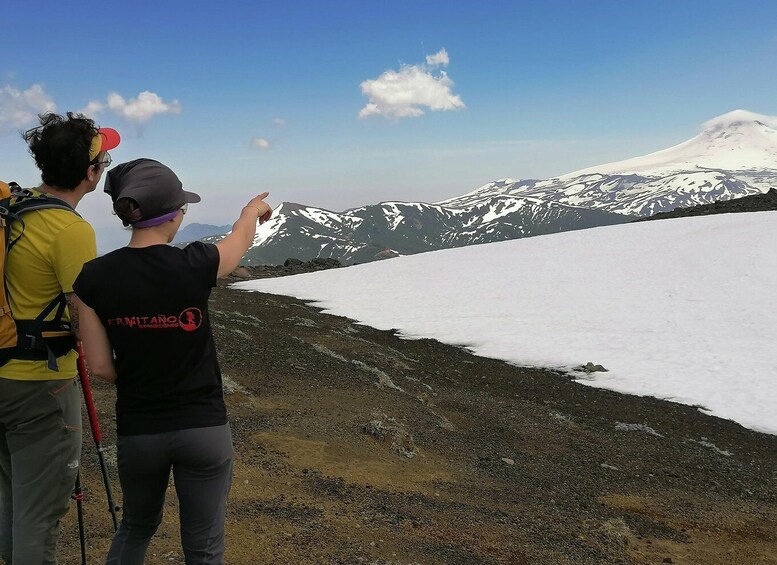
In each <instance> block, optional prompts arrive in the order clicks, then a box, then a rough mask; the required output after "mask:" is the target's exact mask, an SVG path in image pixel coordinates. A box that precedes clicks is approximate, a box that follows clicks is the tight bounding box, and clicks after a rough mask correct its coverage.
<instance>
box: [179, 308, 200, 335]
mask: <svg viewBox="0 0 777 565" xmlns="http://www.w3.org/2000/svg"><path fill="white" fill-rule="evenodd" d="M178 323H179V324H180V326H181V329H182V330H184V331H187V332H193V331H194V330H196V329H197V328H199V327H200V326H201V325H202V311H200V309H199V308H187V309H186V310H184V311H183V312H181V315H180V316H178Z"/></svg>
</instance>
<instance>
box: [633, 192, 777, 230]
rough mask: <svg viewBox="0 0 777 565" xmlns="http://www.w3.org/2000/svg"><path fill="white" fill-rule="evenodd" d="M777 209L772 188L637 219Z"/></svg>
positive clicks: (776, 200) (775, 195)
mask: <svg viewBox="0 0 777 565" xmlns="http://www.w3.org/2000/svg"><path fill="white" fill-rule="evenodd" d="M770 210H777V189H774V188H772V189H771V190H769V192H765V193H763V194H753V195H752V196H743V197H742V198H735V199H733V200H723V201H720V202H713V203H712V204H701V205H699V206H691V207H689V208H675V209H674V210H672V211H671V212H661V213H660V214H655V215H653V216H650V217H649V218H641V219H639V220H635V221H637V222H644V221H647V220H665V219H667V218H685V217H690V216H709V215H711V214H733V213H739V212H766V211H770Z"/></svg>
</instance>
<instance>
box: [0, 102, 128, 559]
mask: <svg viewBox="0 0 777 565" xmlns="http://www.w3.org/2000/svg"><path fill="white" fill-rule="evenodd" d="M24 139H25V141H26V142H27V144H28V146H29V150H30V153H31V154H32V156H33V157H34V159H35V163H36V165H37V166H38V168H39V169H40V171H41V178H42V181H43V182H42V184H41V185H40V186H39V187H38V188H37V189H32V190H29V191H28V192H29V196H30V197H32V198H40V197H43V198H47V199H53V200H55V201H56V203H57V204H59V205H60V208H57V209H52V208H47V209H41V210H33V211H29V212H26V213H24V214H23V221H24V228H23V231H22V227H21V224H20V223H19V222H14V224H13V226H12V231H11V234H10V240H11V241H13V240H14V239H15V238H17V237H18V240H17V241H16V243H15V244H14V245H13V247H12V248H11V249H10V251H9V252H8V256H7V258H6V273H5V280H6V284H7V290H8V296H9V301H10V306H11V311H12V312H13V316H14V319H15V320H16V321H17V328H19V327H21V326H20V324H23V323H25V322H24V321H25V320H26V321H30V320H35V319H36V318H37V317H38V316H39V315H41V313H42V312H44V311H45V309H46V307H47V306H49V305H52V304H55V303H56V305H57V307H54V308H52V311H51V313H50V314H49V315H47V316H46V318H45V319H46V320H52V319H56V318H57V317H59V319H61V320H62V321H63V322H65V323H68V322H69V324H70V327H71V328H72V330H73V332H74V334H75V335H76V336H77V335H78V319H77V313H76V312H77V311H76V309H75V307H71V304H72V296H73V282H74V281H75V279H76V277H77V276H78V274H79V273H80V272H81V268H82V267H83V264H84V263H85V262H87V261H89V260H91V259H93V258H95V257H96V256H97V246H96V243H95V235H94V230H93V229H92V227H91V226H90V225H89V224H88V223H87V222H86V221H85V220H84V219H83V218H81V217H80V216H79V215H78V214H77V213H76V212H75V208H76V206H77V205H78V203H79V202H80V201H81V199H82V198H83V197H84V196H85V195H86V194H88V193H90V192H92V191H94V190H95V188H96V187H97V184H98V182H99V181H100V179H101V177H102V175H103V172H104V170H105V168H106V166H107V165H109V164H110V162H111V158H110V155H109V154H108V151H109V150H111V149H113V148H115V147H116V146H118V144H119V134H118V133H117V132H116V131H115V130H112V129H108V128H103V129H98V128H97V127H96V126H95V124H94V122H93V121H92V120H90V119H88V118H86V117H84V116H82V115H80V114H72V113H68V114H67V115H66V116H60V115H57V114H53V113H49V114H43V115H41V117H40V126H39V127H36V128H34V129H32V130H30V131H28V132H26V133H25V134H24ZM63 204H64V206H62V205H63ZM67 208H70V209H67ZM65 305H67V307H66V308H65ZM59 306H61V308H60V307H59ZM22 333H23V332H22ZM28 341H30V340H28ZM38 341H39V340H38ZM22 342H23V343H24V340H22ZM62 344H63V342H62V340H61V339H60V341H59V343H58V345H56V346H51V347H50V348H48V349H49V350H50V351H51V350H53V351H54V352H55V355H52V356H51V358H47V357H46V353H45V352H46V347H44V353H43V355H41V353H40V348H38V349H37V350H36V349H35V348H32V347H30V348H28V349H24V347H23V346H20V347H17V351H16V352H14V354H13V357H14V358H12V359H10V360H9V361H7V362H6V363H5V364H3V365H2V366H0V558H1V559H3V560H4V561H5V562H6V563H13V564H14V565H41V564H55V563H56V562H57V561H56V555H55V553H56V543H57V537H58V535H59V520H60V518H62V516H64V515H65V513H66V512H67V510H68V508H69V506H70V495H71V492H72V490H73V486H74V484H75V480H76V475H77V473H78V467H79V464H80V455H81V399H80V393H79V391H78V387H77V385H76V381H75V379H76V376H77V369H76V357H77V355H76V352H75V350H74V349H73V348H72V347H73V346H75V339H68V338H65V341H64V345H62ZM54 357H56V360H54ZM54 361H55V362H54Z"/></svg>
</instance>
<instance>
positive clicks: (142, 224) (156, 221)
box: [132, 210, 180, 228]
mask: <svg viewBox="0 0 777 565" xmlns="http://www.w3.org/2000/svg"><path fill="white" fill-rule="evenodd" d="M178 212H180V210H176V211H175V212H169V213H167V214H162V215H161V216H157V217H156V218H149V219H148V220H141V221H139V222H134V223H133V224H132V227H133V228H153V227H154V226H161V225H162V224H164V223H165V222H166V221H168V220H172V219H173V218H175V217H176V216H177V215H178Z"/></svg>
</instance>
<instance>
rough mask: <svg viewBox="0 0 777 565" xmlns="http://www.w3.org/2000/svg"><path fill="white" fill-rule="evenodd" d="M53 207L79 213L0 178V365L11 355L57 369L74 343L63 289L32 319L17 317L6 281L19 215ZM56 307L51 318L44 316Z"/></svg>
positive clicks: (22, 226) (66, 205)
mask: <svg viewBox="0 0 777 565" xmlns="http://www.w3.org/2000/svg"><path fill="white" fill-rule="evenodd" d="M48 208H55V209H59V210H69V211H71V212H72V213H73V214H76V215H77V216H78V215H79V214H78V213H77V212H76V211H75V210H74V209H73V208H72V207H71V206H70V205H69V204H68V203H67V202H65V201H64V200H60V199H59V198H55V197H53V196H47V195H45V194H41V195H35V194H33V193H32V192H31V191H30V190H27V189H23V188H21V187H20V186H19V185H18V184H16V183H14V182H12V183H8V184H6V183H4V182H1V181H0V269H1V270H2V273H3V285H2V288H0V367H2V366H3V365H5V364H6V363H8V361H10V360H11V359H24V360H30V361H47V365H48V368H49V369H51V370H52V371H58V370H59V369H58V367H57V357H60V356H62V355H64V354H66V353H67V352H68V351H69V350H71V349H74V348H75V346H76V339H75V336H74V335H73V333H72V330H71V327H70V323H69V322H67V321H64V320H63V319H62V315H63V314H64V313H65V306H66V305H67V302H66V300H65V293H64V292H60V293H59V295H57V296H56V297H55V298H54V300H52V301H51V302H50V303H49V304H48V305H46V306H45V307H44V308H43V310H42V311H41V313H40V314H39V315H38V316H37V317H36V318H35V319H34V320H17V319H16V318H14V316H13V312H12V311H11V304H10V300H9V295H8V284H7V281H6V278H5V277H6V266H7V259H8V254H9V253H11V251H12V249H13V247H14V245H15V244H16V242H18V241H19V239H20V238H21V237H22V236H23V235H24V220H23V219H22V216H23V215H24V214H25V213H27V212H31V211H33V210H45V209H48ZM16 223H18V224H19V225H20V226H21V230H20V232H19V235H17V236H16V237H14V239H13V240H11V226H12V225H14V224H16ZM55 310H56V313H55V315H54V318H53V320H49V321H46V318H47V317H48V316H49V315H50V314H51V313H52V312H54V311H55Z"/></svg>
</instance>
